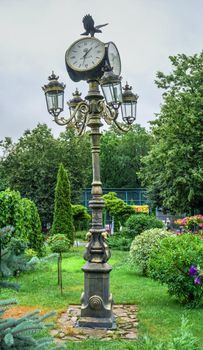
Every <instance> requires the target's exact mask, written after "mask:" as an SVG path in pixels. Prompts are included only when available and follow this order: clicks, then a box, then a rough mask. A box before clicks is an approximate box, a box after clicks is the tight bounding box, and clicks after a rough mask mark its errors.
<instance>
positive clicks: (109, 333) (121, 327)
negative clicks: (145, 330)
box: [51, 304, 138, 343]
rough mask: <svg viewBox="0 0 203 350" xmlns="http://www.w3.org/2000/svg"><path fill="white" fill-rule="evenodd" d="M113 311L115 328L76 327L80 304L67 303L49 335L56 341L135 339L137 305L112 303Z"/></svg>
mask: <svg viewBox="0 0 203 350" xmlns="http://www.w3.org/2000/svg"><path fill="white" fill-rule="evenodd" d="M113 313H114V316H115V320H116V326H117V327H116V329H101V328H86V327H77V320H78V318H79V317H80V305H69V307H68V310H67V311H65V312H62V313H61V315H60V316H59V318H58V320H57V325H56V328H55V329H53V330H52V331H51V335H52V336H53V337H54V338H55V339H56V341H57V342H60V343H61V342H63V341H68V340H69V341H83V340H86V339H93V338H94V339H101V340H112V339H125V340H135V339H136V338H137V327H138V319H137V306H135V305H126V304H120V305H113Z"/></svg>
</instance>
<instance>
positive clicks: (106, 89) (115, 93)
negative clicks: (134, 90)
mask: <svg viewBox="0 0 203 350" xmlns="http://www.w3.org/2000/svg"><path fill="white" fill-rule="evenodd" d="M102 91H103V94H104V97H105V100H106V102H107V103H108V104H110V105H113V104H115V103H117V104H118V103H121V102H122V91H121V84H120V82H116V83H109V84H104V85H102Z"/></svg>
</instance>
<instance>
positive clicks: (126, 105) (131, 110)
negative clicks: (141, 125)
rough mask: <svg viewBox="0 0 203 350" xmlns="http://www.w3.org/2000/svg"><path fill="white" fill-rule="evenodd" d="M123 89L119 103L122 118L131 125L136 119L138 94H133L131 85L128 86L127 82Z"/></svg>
mask: <svg viewBox="0 0 203 350" xmlns="http://www.w3.org/2000/svg"><path fill="white" fill-rule="evenodd" d="M123 91H124V92H123V95H122V99H123V103H122V105H121V113H122V119H123V121H124V122H125V123H127V124H129V125H131V124H132V123H133V122H134V121H135V119H136V109H137V100H138V97H139V96H138V95H137V94H133V92H132V86H129V85H128V83H126V85H125V86H124V88H123Z"/></svg>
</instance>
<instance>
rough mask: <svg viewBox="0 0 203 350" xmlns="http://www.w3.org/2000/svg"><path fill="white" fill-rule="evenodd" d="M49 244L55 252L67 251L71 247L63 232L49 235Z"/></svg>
mask: <svg viewBox="0 0 203 350" xmlns="http://www.w3.org/2000/svg"><path fill="white" fill-rule="evenodd" d="M48 244H49V245H50V248H51V251H52V252H53V253H65V252H67V251H68V250H69V249H70V241H69V240H68V238H67V237H66V236H65V235H63V234H60V233H59V234H57V235H54V236H51V237H49V239H48Z"/></svg>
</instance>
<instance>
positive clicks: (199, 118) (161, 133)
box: [140, 52, 203, 213]
mask: <svg viewBox="0 0 203 350" xmlns="http://www.w3.org/2000/svg"><path fill="white" fill-rule="evenodd" d="M170 61H171V64H172V67H173V70H172V72H171V73H170V74H164V73H162V72H158V73H157V80H156V84H157V86H158V88H161V89H163V90H164V93H163V103H162V106H161V111H160V113H159V114H158V115H157V119H156V120H155V121H154V122H152V123H151V124H152V134H153V139H154V142H153V146H152V149H151V151H150V152H149V154H148V155H147V156H146V157H145V158H144V160H143V169H142V170H141V172H140V176H141V178H142V180H143V184H144V185H145V186H147V190H148V195H149V197H150V199H151V200H152V201H153V202H154V204H155V205H156V206H162V207H164V208H166V209H170V210H171V211H172V212H186V213H192V212H193V211H194V209H200V210H203V143H202V140H203V109H202V106H203V52H201V53H200V54H199V55H197V54H195V55H193V56H186V55H184V54H181V55H177V56H173V57H170Z"/></svg>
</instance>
